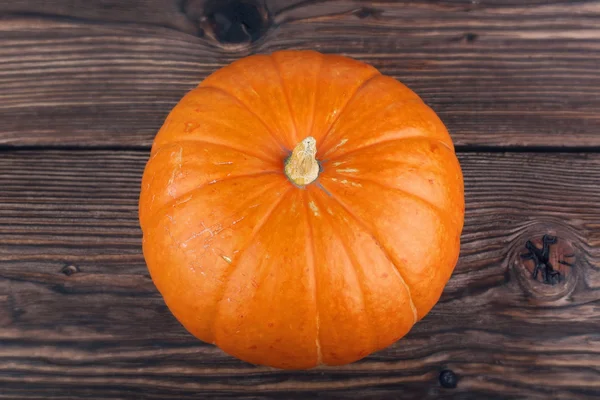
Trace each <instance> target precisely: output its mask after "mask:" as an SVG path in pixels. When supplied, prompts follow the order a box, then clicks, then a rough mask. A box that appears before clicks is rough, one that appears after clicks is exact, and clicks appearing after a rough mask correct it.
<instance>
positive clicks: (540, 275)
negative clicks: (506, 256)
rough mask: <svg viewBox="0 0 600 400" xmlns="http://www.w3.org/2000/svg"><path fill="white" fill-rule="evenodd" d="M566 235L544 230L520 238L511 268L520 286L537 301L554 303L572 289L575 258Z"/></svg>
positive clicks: (571, 244) (572, 247) (570, 241)
mask: <svg viewBox="0 0 600 400" xmlns="http://www.w3.org/2000/svg"><path fill="white" fill-rule="evenodd" d="M569 237H570V236H569V233H568V232H556V230H553V231H547V233H545V234H542V235H539V234H538V235H535V236H530V237H529V238H527V239H525V238H522V239H521V241H520V244H519V245H518V248H517V249H516V252H515V255H514V258H513V266H514V267H515V272H516V274H517V276H518V278H519V281H520V283H521V286H522V287H523V288H524V289H525V290H526V291H527V292H528V293H529V294H531V295H533V296H534V297H537V298H545V299H548V300H551V299H553V300H556V299H558V298H562V297H564V296H566V295H568V294H569V293H570V292H571V291H572V290H573V289H574V287H575V284H576V281H577V279H576V278H577V276H576V272H577V271H576V255H575V250H574V246H573V243H572V240H571V239H569Z"/></svg>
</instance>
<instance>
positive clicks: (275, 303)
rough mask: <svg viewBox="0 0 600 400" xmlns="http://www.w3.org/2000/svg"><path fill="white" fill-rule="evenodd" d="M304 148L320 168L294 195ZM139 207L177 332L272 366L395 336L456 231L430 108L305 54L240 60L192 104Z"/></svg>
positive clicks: (374, 345)
mask: <svg viewBox="0 0 600 400" xmlns="http://www.w3.org/2000/svg"><path fill="white" fill-rule="evenodd" d="M307 137H311V138H314V140H315V142H316V159H317V160H318V162H319V168H320V172H319V173H318V177H317V179H316V180H315V181H313V182H311V183H308V184H306V185H298V184H295V183H293V182H292V181H291V179H289V178H288V176H287V175H286V172H285V171H286V170H285V168H286V161H287V160H288V158H290V154H292V150H293V149H296V148H298V147H297V146H299V143H302V142H303V140H304V139H305V138H307ZM300 153H302V152H300ZM139 206H140V208H139V217H140V224H141V227H142V231H143V251H144V257H145V259H146V262H147V265H148V269H149V271H150V274H151V276H152V279H153V281H154V283H155V285H156V287H157V288H158V290H159V291H160V293H161V294H162V296H163V298H164V300H165V302H166V304H167V306H168V307H169V309H170V310H171V312H172V313H173V314H174V315H175V317H176V318H177V319H178V320H179V321H180V322H181V324H183V326H184V327H185V328H186V329H187V330H189V331H190V332H191V333H192V334H193V335H194V336H196V337H197V338H199V339H201V340H203V341H205V342H209V343H214V344H216V345H217V346H218V347H220V348H221V349H222V350H224V351H225V352H227V353H229V354H231V355H233V356H235V357H238V358H240V359H242V360H245V361H248V362H250V363H254V364H261V365H268V366H273V367H278V368H285V369H306V368H311V367H315V366H317V365H321V364H327V365H341V364H346V363H350V362H353V361H356V360H358V359H360V358H362V357H365V356H367V355H368V354H370V353H372V352H375V351H377V350H379V349H383V348H385V347H387V346H389V345H390V344H392V343H394V342H395V341H397V340H398V339H400V338H401V337H402V336H404V335H405V334H406V333H407V332H408V331H409V330H410V329H411V327H412V326H413V325H414V324H415V323H416V322H417V321H418V320H419V319H421V318H423V317H424V316H425V315H426V314H427V313H428V312H429V311H430V310H431V308H432V307H433V306H434V305H435V303H436V302H437V301H438V299H439V297H440V295H441V292H442V290H443V288H444V286H445V284H446V282H447V281H448V279H449V277H450V275H451V274H452V271H453V269H454V267H455V265H456V262H457V259H458V254H459V247H460V234H461V231H462V228H463V220H464V193H463V180H462V173H461V169H460V165H459V163H458V160H457V158H456V155H455V153H454V147H453V143H452V140H451V138H450V136H449V134H448V132H447V130H446V128H445V127H444V125H443V123H442V122H441V121H440V119H439V118H438V117H437V116H436V114H435V113H434V112H433V111H432V110H431V109H430V108H429V107H428V106H427V105H425V103H423V101H422V100H421V99H420V98H419V97H418V96H417V95H416V94H415V93H414V92H412V91H411V90H410V89H408V88H407V87H406V86H404V85H403V84H401V83H400V82H398V81H396V80H395V79H393V78H391V77H387V76H384V75H382V74H380V73H379V72H378V71H377V70H376V69H375V68H373V67H371V66H369V65H367V64H364V63H361V62H358V61H355V60H352V59H350V58H346V57H342V56H338V55H323V54H320V53H317V52H313V51H283V52H277V53H274V54H272V55H254V56H250V57H246V58H244V59H241V60H238V61H236V62H234V63H232V64H230V65H228V66H226V67H224V68H222V69H220V70H218V71H216V72H215V73H213V74H212V75H210V76H209V77H208V78H206V79H205V80H204V81H203V82H202V83H201V84H200V85H199V86H198V87H197V88H196V89H193V90H192V91H191V92H189V93H188V94H187V95H186V96H185V97H184V98H183V99H182V100H181V101H180V102H179V104H178V105H177V106H176V107H175V108H174V109H173V110H172V112H171V113H170V114H169V116H168V117H167V119H166V121H165V123H164V125H163V126H162V128H161V129H160V131H159V133H158V134H157V136H156V138H155V141H154V144H153V147H152V151H151V158H150V160H149V162H148V164H147V166H146V169H145V171H144V175H143V180H142V190H141V196H140V205H139Z"/></svg>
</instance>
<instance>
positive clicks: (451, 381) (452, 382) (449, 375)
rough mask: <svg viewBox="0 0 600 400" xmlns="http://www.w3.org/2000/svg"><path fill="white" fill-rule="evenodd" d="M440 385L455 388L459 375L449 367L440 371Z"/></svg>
mask: <svg viewBox="0 0 600 400" xmlns="http://www.w3.org/2000/svg"><path fill="white" fill-rule="evenodd" d="M440 385H442V387H443V388H446V389H454V388H456V385H458V377H457V376H456V374H455V373H454V372H453V371H452V370H449V369H445V370H443V371H442V372H440Z"/></svg>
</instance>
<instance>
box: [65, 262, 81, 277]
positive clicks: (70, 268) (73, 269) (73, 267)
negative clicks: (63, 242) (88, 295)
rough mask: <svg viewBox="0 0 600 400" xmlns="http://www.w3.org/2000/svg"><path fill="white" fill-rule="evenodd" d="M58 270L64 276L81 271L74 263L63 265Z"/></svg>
mask: <svg viewBox="0 0 600 400" xmlns="http://www.w3.org/2000/svg"><path fill="white" fill-rule="evenodd" d="M60 272H62V273H63V274H65V275H66V276H71V275H73V274H76V273H78V272H81V270H80V269H79V267H78V266H76V265H71V264H68V265H65V266H64V267H62V269H61V270H60Z"/></svg>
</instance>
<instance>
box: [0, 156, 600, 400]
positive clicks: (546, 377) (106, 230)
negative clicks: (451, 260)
mask: <svg viewBox="0 0 600 400" xmlns="http://www.w3.org/2000/svg"><path fill="white" fill-rule="evenodd" d="M147 157H148V153H147V151H120V152H112V151H83V150H80V151H51V150H46V151H4V152H3V153H2V154H1V156H0V188H2V189H1V190H0V266H1V267H0V388H1V389H0V398H10V399H19V398H23V399H25V398H27V399H33V398H44V399H63V398H69V399H72V398H94V399H123V398H131V399H182V398H228V397H240V398H247V399H267V398H275V397H277V398H291V399H295V398H297V399H301V398H351V399H359V398H360V399H363V398H364V399H367V398H381V399H386V398H410V399H438V398H461V399H481V398H486V399H495V398H497V399H506V398H531V399H548V398H564V399H575V398H577V399H585V398H594V397H597V396H600V187H599V186H598V182H600V154H584V153H581V154H580V153H573V154H544V155H541V154H530V153H511V154H505V153H463V154H461V155H460V160H461V164H462V167H463V170H464V174H465V182H466V199H467V218H466V226H465V232H464V235H463V239H462V252H461V258H460V261H459V265H458V266H457V268H456V271H455V273H454V275H453V277H452V279H451V281H450V283H449V284H448V286H447V288H446V290H445V292H444V294H443V297H442V299H441V301H440V303H439V304H438V305H437V306H436V307H435V308H434V310H433V311H432V312H431V313H430V314H429V315H428V316H427V317H426V318H425V319H424V320H423V321H421V322H420V323H418V324H417V325H416V326H415V328H414V329H413V331H412V332H411V333H410V334H409V335H408V337H406V338H405V339H403V340H401V341H399V342H398V343H396V344H395V345H394V346H392V347H390V348H389V349H386V350H384V351H381V352H379V353H377V354H375V355H372V356H370V357H368V358H367V359H365V360H363V361H361V362H358V363H355V364H352V365H348V366H345V367H338V368H319V369H315V370H312V371H306V372H286V371H278V370H272V369H269V368H264V367H253V366H250V365H248V364H245V363H242V362H240V361H237V360H235V359H233V358H231V357H229V356H227V355H225V354H223V353H222V352H221V351H219V350H218V349H217V348H215V347H213V346H211V345H208V344H203V343H201V342H199V341H197V340H195V339H194V338H192V337H191V336H190V335H189V334H188V333H187V332H186V331H185V330H184V329H183V328H182V327H181V326H180V325H179V324H178V323H177V321H176V320H175V319H174V318H173V317H172V316H171V314H170V313H169V311H168V310H167V308H166V307H165V305H164V303H163V301H162V299H161V298H160V296H159V295H158V293H157V291H156V289H155V288H154V286H153V284H152V282H151V280H150V278H149V276H148V273H147V270H146V268H145V265H144V260H143V257H142V254H141V245H140V239H141V238H140V235H141V234H140V230H139V228H138V224H137V196H138V193H139V184H140V178H141V173H142V170H143V167H144V164H145V161H146V159H147ZM544 234H553V235H556V236H558V237H559V239H560V240H561V241H564V242H565V243H568V244H569V246H571V247H569V249H570V250H568V252H570V251H571V250H572V251H573V253H574V255H573V257H572V258H568V259H567V258H564V257H566V256H568V255H569V254H566V250H565V251H562V253H561V254H559V255H558V256H559V257H563V258H564V259H565V260H568V261H571V262H572V264H573V265H574V267H573V268H572V269H570V270H569V273H565V275H564V277H565V281H564V282H562V283H561V284H559V285H555V286H552V285H544V284H543V283H541V282H539V281H535V280H533V279H531V277H530V275H529V272H524V271H526V268H521V267H523V266H527V265H526V263H527V262H528V261H527V260H523V259H522V258H521V255H522V254H525V253H526V249H525V243H526V242H527V241H528V240H533V241H538V242H536V243H539V240H540V238H541V236H542V235H544ZM561 243H562V242H561ZM552 251H554V250H552ZM444 369H449V370H451V371H453V372H454V373H455V374H456V376H457V377H458V384H457V388H455V389H445V388H442V387H441V386H440V384H439V382H438V376H439V373H440V372H441V371H442V370H444Z"/></svg>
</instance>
